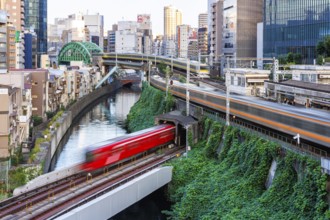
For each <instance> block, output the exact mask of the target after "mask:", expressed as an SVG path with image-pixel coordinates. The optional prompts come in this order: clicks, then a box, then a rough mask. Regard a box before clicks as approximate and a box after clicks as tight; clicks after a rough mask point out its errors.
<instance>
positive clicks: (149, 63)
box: [148, 61, 152, 86]
mask: <svg viewBox="0 0 330 220" xmlns="http://www.w3.org/2000/svg"><path fill="white" fill-rule="evenodd" d="M151 64H152V62H151V61H149V62H148V65H149V70H148V82H149V86H150V80H151V79H150V67H151Z"/></svg>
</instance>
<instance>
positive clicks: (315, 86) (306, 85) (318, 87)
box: [270, 80, 330, 93]
mask: <svg viewBox="0 0 330 220" xmlns="http://www.w3.org/2000/svg"><path fill="white" fill-rule="evenodd" d="M270 83H274V82H270ZM276 84H281V85H286V86H292V87H297V88H302V89H309V90H314V91H319V92H327V93H330V85H327V84H320V83H310V82H303V81H297V80H287V81H283V82H280V83H276Z"/></svg>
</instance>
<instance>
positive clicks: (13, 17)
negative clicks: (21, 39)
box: [5, 0, 25, 31]
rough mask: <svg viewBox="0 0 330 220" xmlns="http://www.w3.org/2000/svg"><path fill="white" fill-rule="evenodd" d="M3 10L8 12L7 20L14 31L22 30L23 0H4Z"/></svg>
mask: <svg viewBox="0 0 330 220" xmlns="http://www.w3.org/2000/svg"><path fill="white" fill-rule="evenodd" d="M5 10H6V11H7V12H8V15H9V22H10V23H12V25H13V26H14V27H15V29H16V31H24V26H25V21H24V19H25V12H24V0H14V1H13V0H11V1H9V0H8V1H6V3H5Z"/></svg>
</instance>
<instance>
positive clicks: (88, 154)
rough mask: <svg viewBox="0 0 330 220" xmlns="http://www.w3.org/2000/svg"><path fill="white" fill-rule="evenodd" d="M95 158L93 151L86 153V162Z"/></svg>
mask: <svg viewBox="0 0 330 220" xmlns="http://www.w3.org/2000/svg"><path fill="white" fill-rule="evenodd" d="M93 160H94V154H93V152H87V153H86V162H92V161H93Z"/></svg>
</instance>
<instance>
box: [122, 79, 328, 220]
mask: <svg viewBox="0 0 330 220" xmlns="http://www.w3.org/2000/svg"><path fill="white" fill-rule="evenodd" d="M173 103H174V100H173V98H172V97H171V96H170V97H169V99H168V102H166V101H165V93H164V92H161V91H159V90H157V89H154V88H152V87H148V86H147V85H146V84H144V85H143V92H142V94H141V98H140V100H139V101H138V102H137V103H136V104H135V106H134V107H133V108H132V109H131V111H130V114H129V116H128V120H127V122H128V123H127V126H128V128H129V130H130V131H137V130H140V129H144V128H147V127H151V126H153V125H154V117H153V116H155V115H158V114H162V113H163V112H167V111H169V110H170V108H171V107H172V106H173ZM203 123H204V124H203V128H204V133H203V135H202V136H203V140H201V141H200V142H199V143H198V144H196V145H194V146H193V147H192V150H191V151H190V152H189V153H188V158H178V159H176V160H173V161H172V162H171V165H173V167H174V172H173V180H172V182H171V183H170V185H169V190H168V194H169V199H170V200H171V201H172V202H173V206H172V210H170V211H166V213H167V214H168V215H169V217H170V219H179V220H181V219H182V220H184V219H190V220H193V219H196V220H197V219H198V220H200V219H201V220H203V219H204V220H206V219H207V220H213V219H327V218H329V217H330V213H329V211H328V210H327V209H328V205H327V203H326V179H327V177H326V175H323V174H322V173H321V168H320V165H319V163H318V162H316V161H313V160H311V159H308V158H307V157H302V156H298V155H296V154H293V153H290V152H285V153H284V152H283V151H282V150H281V148H280V147H279V146H277V144H275V143H272V142H269V141H266V140H264V139H261V138H258V137H256V136H253V135H251V134H249V133H245V132H242V131H239V130H238V129H235V128H233V127H229V128H227V129H226V128H225V126H223V125H222V124H219V123H216V122H213V121H211V120H209V119H206V120H204V122H203ZM223 137H224V140H222V138H223ZM190 145H192V144H190ZM219 146H220V149H219ZM273 160H276V161H277V170H276V175H275V178H274V180H273V183H272V185H271V187H270V188H269V189H266V187H265V183H266V180H267V177H268V171H269V168H270V166H271V163H272V161H273Z"/></svg>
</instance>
